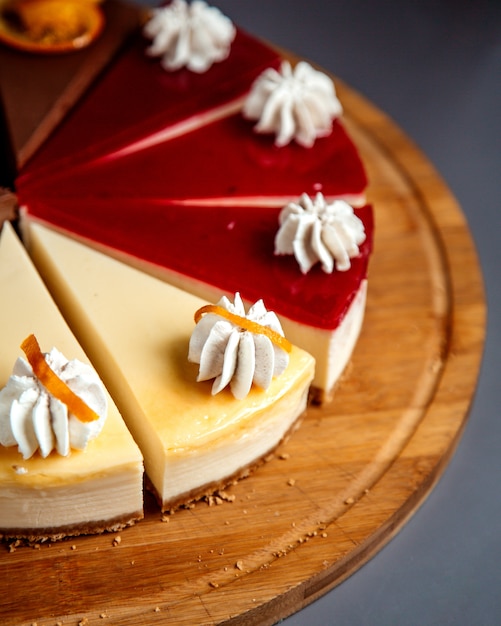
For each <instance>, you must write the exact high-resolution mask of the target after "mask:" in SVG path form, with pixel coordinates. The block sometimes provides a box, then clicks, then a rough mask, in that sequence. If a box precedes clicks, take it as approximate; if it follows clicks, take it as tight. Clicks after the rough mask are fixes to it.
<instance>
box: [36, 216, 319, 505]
mask: <svg viewBox="0 0 501 626" xmlns="http://www.w3.org/2000/svg"><path fill="white" fill-rule="evenodd" d="M25 228H26V229H27V231H26V241H27V244H28V247H29V251H30V254H31V256H32V258H33V260H34V262H35V264H36V266H37V268H38V270H39V272H40V274H41V275H42V276H43V278H44V281H45V282H46V284H47V285H48V287H49V289H50V290H51V292H52V293H53V295H54V298H55V300H56V301H57V303H58V305H59V306H60V308H61V310H62V312H63V314H64V315H65V317H66V319H67V320H68V321H69V323H70V325H71V326H72V328H73V330H74V331H75V333H76V335H77V337H78V338H79V341H80V342H81V344H82V345H83V346H84V348H85V350H86V351H87V353H88V354H89V356H90V358H91V359H92V362H93V363H94V364H95V366H96V368H97V370H98V372H99V373H100V375H101V377H102V379H103V380H104V382H105V384H106V386H107V387H108V389H109V390H110V392H111V394H112V395H113V398H114V399H115V401H116V402H117V404H118V406H119V407H120V410H121V412H122V414H123V416H124V419H125V421H126V424H127V426H128V428H129V430H130V432H131V433H132V435H133V436H134V439H135V440H136V441H137V442H138V445H139V447H140V448H141V451H142V453H143V456H144V463H145V469H146V473H147V476H148V479H149V483H150V484H151V486H152V488H153V491H154V493H155V494H156V496H157V498H158V501H159V503H160V505H161V507H162V510H171V509H174V508H176V507H177V506H179V505H180V504H186V503H187V502H189V501H191V500H193V499H197V498H200V497H202V496H204V495H207V494H212V493H213V492H214V491H215V490H216V489H218V488H221V487H223V486H225V485H228V484H229V483H231V482H232V481H233V480H235V479H237V478H239V477H241V476H245V475H246V474H247V473H248V472H249V471H250V469H252V468H253V467H254V466H255V465H257V464H258V463H259V462H260V461H261V460H262V459H263V458H265V457H266V456H267V455H268V454H269V453H270V452H271V451H272V450H273V449H274V448H275V447H276V446H277V445H278V444H279V443H280V442H281V441H282V440H283V439H284V438H285V437H287V435H288V434H289V432H290V431H291V430H292V429H293V428H294V426H295V424H296V423H297V421H298V419H299V417H300V416H301V415H302V413H303V412H304V410H305V408H306V404H307V398H308V390H309V387H310V384H311V381H312V378H313V371H314V359H313V358H312V357H311V356H310V355H309V354H308V353H307V352H305V351H303V350H301V349H299V348H297V347H295V346H292V347H291V350H290V353H289V354H288V365H287V367H286V368H285V371H283V372H282V373H280V375H277V376H275V377H273V378H272V379H271V380H270V381H269V386H267V388H266V389H263V388H261V386H259V385H256V384H252V385H251V386H250V389H249V391H248V393H247V394H246V395H244V397H235V396H234V394H233V393H232V392H231V390H230V388H229V387H225V388H223V389H221V390H220V391H219V393H217V394H214V393H213V384H214V383H213V382H212V381H211V380H206V379H205V377H203V376H202V379H200V376H199V373H198V368H197V363H194V362H190V361H189V360H188V355H189V351H190V338H191V336H192V334H193V331H194V329H195V328H196V325H195V322H194V315H195V314H196V313H197V311H200V310H201V309H203V308H204V307H206V306H208V303H207V301H206V300H201V299H200V298H197V297H195V296H193V295H191V294H189V293H187V292H185V291H183V290H180V289H178V288H176V287H174V286H171V285H169V284H168V283H166V282H164V281H160V280H158V279H157V278H155V277H152V276H150V275H149V274H147V273H145V272H142V271H139V270H137V269H135V268H133V267H131V266H130V265H127V264H124V263H122V262H120V261H117V260H115V259H113V258H111V257H110V256H109V255H104V254H102V253H100V252H98V251H96V250H93V249H92V248H91V247H90V246H86V245H82V244H81V243H79V242H76V241H75V240H73V239H72V238H69V237H66V236H64V235H61V234H59V233H56V232H55V231H53V230H51V229H48V228H45V227H44V226H42V225H40V224H37V223H34V222H27V223H25ZM237 329H239V327H238V325H237ZM240 330H241V329H239V330H238V332H237V336H238V337H240V334H241V333H240ZM244 334H245V333H244Z"/></svg>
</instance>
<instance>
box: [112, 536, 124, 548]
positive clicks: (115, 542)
mask: <svg viewBox="0 0 501 626" xmlns="http://www.w3.org/2000/svg"><path fill="white" fill-rule="evenodd" d="M112 543H113V545H114V546H119V545H120V544H121V543H122V537H121V536H120V535H117V536H116V537H114V538H113V541H112Z"/></svg>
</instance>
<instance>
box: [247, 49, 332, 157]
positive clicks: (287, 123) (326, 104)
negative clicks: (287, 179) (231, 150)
mask: <svg viewBox="0 0 501 626" xmlns="http://www.w3.org/2000/svg"><path fill="white" fill-rule="evenodd" d="M342 111H343V109H342V106H341V103H340V102H339V100H338V98H337V96H336V90H335V87H334V83H333V82H332V80H331V79H330V78H329V77H328V76H327V75H326V74H324V73H322V72H319V71H318V70H315V69H314V68H313V67H312V66H311V65H310V64H309V63H306V62H305V61H301V62H299V63H298V64H297V65H296V66H295V68H294V69H293V68H292V66H291V64H290V63H289V62H288V61H283V62H282V65H281V67H280V70H279V71H277V70H275V69H274V68H269V69H267V70H265V71H264V72H263V73H262V74H261V75H260V76H258V78H257V79H256V80H255V81H254V83H253V85H252V88H251V91H250V93H249V95H248V97H247V99H246V101H245V104H244V107H243V110H242V113H243V115H244V117H245V118H247V119H249V120H257V124H256V126H255V127H254V128H255V130H256V132H258V133H274V134H275V144H276V145H277V146H285V145H287V144H288V143H290V142H291V141H292V140H293V139H294V140H295V141H296V142H297V143H298V144H300V145H302V146H305V147H307V148H310V147H311V146H312V145H313V144H314V143H315V140H316V139H317V137H325V136H326V135H329V134H330V133H331V131H332V121H333V119H335V118H336V117H339V116H340V115H341V114H342Z"/></svg>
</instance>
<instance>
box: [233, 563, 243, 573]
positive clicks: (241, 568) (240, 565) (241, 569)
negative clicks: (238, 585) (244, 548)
mask: <svg viewBox="0 0 501 626" xmlns="http://www.w3.org/2000/svg"><path fill="white" fill-rule="evenodd" d="M235 567H236V568H237V569H238V570H240V571H241V572H243V569H244V562H243V561H237V562H236V563H235Z"/></svg>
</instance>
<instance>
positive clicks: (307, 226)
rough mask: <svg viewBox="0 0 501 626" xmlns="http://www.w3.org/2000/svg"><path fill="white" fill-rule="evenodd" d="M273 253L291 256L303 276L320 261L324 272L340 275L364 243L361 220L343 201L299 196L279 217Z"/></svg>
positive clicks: (321, 196)
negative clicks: (334, 272) (338, 273)
mask: <svg viewBox="0 0 501 626" xmlns="http://www.w3.org/2000/svg"><path fill="white" fill-rule="evenodd" d="M279 224H280V227H279V229H278V232H277V234H276V236H275V254H277V255H281V254H293V255H294V257H295V258H296V260H297V262H298V263H299V267H300V268H301V272H302V273H303V274H306V273H307V272H309V271H310V269H311V268H312V267H313V265H315V263H317V262H320V263H321V265H322V269H323V270H324V272H326V273H328V274H330V273H331V272H333V270H334V269H337V270H338V271H340V272H343V271H346V270H348V269H350V267H351V260H350V259H352V258H353V257H356V256H358V254H359V253H360V250H359V246H360V244H362V243H363V242H364V241H365V237H366V235H365V229H364V224H363V222H362V220H361V219H360V218H359V217H358V216H357V215H355V213H354V211H353V207H352V206H351V205H349V204H348V203H347V202H345V201H344V200H335V201H334V202H331V203H328V202H327V201H326V200H325V197H324V196H323V194H321V193H318V194H317V195H316V196H315V198H313V199H312V198H310V196H308V195H307V194H303V195H302V196H301V198H300V199H299V201H298V202H290V203H289V204H287V205H286V206H285V207H284V208H283V209H282V211H281V212H280V215H279Z"/></svg>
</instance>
